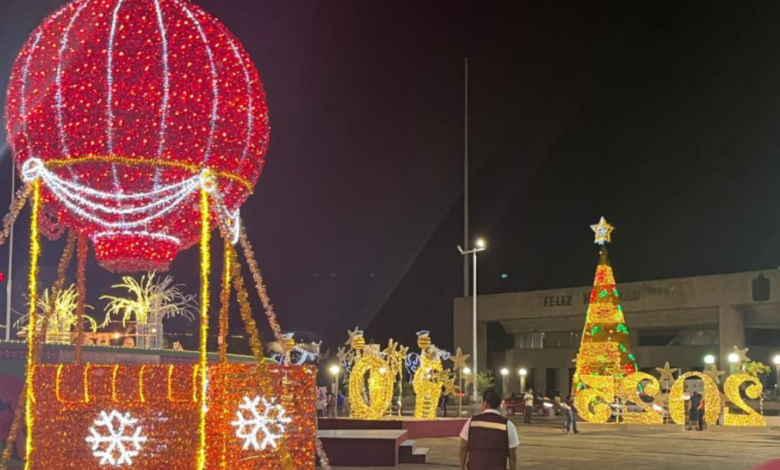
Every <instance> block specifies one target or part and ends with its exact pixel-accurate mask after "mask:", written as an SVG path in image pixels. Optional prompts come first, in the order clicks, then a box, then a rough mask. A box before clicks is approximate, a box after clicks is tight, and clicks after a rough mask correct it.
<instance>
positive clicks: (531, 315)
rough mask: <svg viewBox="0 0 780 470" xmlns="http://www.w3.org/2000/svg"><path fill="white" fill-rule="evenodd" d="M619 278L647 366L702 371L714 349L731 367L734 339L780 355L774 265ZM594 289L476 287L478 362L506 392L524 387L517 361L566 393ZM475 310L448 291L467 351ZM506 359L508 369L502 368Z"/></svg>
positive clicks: (541, 386)
mask: <svg viewBox="0 0 780 470" xmlns="http://www.w3.org/2000/svg"><path fill="white" fill-rule="evenodd" d="M617 277H618V290H619V291H620V294H621V295H620V297H621V305H622V307H623V311H624V314H625V318H626V325H627V326H628V328H629V330H630V338H631V340H630V341H631V347H632V350H633V352H634V355H635V356H636V359H637V363H638V365H639V367H640V369H641V370H643V371H652V373H653V374H655V367H662V366H663V365H664V363H665V362H666V361H669V363H670V365H671V366H672V367H677V368H680V369H681V371H683V372H684V371H689V370H702V368H703V367H704V357H705V356H706V355H710V354H711V355H713V356H714V357H715V358H716V364H717V365H718V366H719V368H720V369H721V370H724V371H726V372H727V373H728V372H729V369H730V364H729V363H728V359H727V358H728V354H729V353H730V352H732V350H733V347H734V346H735V345H736V346H739V347H740V348H743V347H746V346H747V347H749V348H750V351H749V353H748V356H749V357H750V358H751V359H753V360H758V361H761V362H764V363H765V364H771V358H772V357H773V356H774V355H776V354H780V271H775V270H773V271H755V272H746V273H736V274H723V275H715V276H699V277H688V278H679V279H666V280H659V281H649V282H635V283H620V277H619V273H618V276H617ZM590 291H591V287H590V286H588V287H577V288H566V289H553V290H543V291H532V292H517V293H505V294H496V295H484V296H482V295H480V296H478V298H477V307H478V308H477V310H478V316H477V337H478V341H477V343H478V348H479V349H478V351H477V353H478V367H479V370H485V368H487V369H492V370H493V371H494V372H495V374H496V384H497V386H498V387H499V388H501V389H502V390H503V392H504V393H505V394H508V393H511V392H518V391H519V390H520V384H521V377H520V375H519V370H520V369H521V368H522V369H525V370H526V371H527V376H526V378H525V381H526V385H527V387H533V388H534V389H536V390H539V391H542V393H554V392H555V391H559V393H561V394H562V396H565V395H566V394H567V393H568V392H569V389H570V387H571V381H572V376H573V374H574V365H575V364H574V362H573V360H574V358H575V357H576V355H577V352H578V349H579V344H580V337H581V335H582V329H583V326H584V325H585V314H586V312H587V309H588V299H589V296H590ZM472 315H473V313H472V302H471V299H470V298H457V299H455V300H454V312H453V316H454V318H453V321H454V345H455V346H456V347H457V346H460V347H461V348H462V349H463V351H464V352H465V353H467V354H471V350H472V321H473V316H472ZM488 332H490V334H489V333H488ZM503 368H506V369H507V370H508V371H509V374H508V375H507V376H506V377H502V376H501V375H500V373H499V371H500V370H501V369H503ZM773 369H774V368H773ZM774 374H775V373H774V372H773V376H772V377H771V378H770V380H769V383H771V384H774V383H776V381H775V380H774V379H776V378H775V377H774Z"/></svg>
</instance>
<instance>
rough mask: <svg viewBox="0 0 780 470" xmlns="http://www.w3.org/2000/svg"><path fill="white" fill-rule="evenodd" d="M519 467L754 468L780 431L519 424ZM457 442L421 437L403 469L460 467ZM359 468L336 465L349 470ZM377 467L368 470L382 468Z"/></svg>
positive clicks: (775, 452) (776, 446) (770, 453)
mask: <svg viewBox="0 0 780 470" xmlns="http://www.w3.org/2000/svg"><path fill="white" fill-rule="evenodd" d="M517 429H518V432H519V434H520V449H519V452H518V468H520V469H524V468H534V469H551V470H611V469H616V470H617V469H620V470H623V469H626V470H650V469H652V470H659V469H661V470H749V469H752V468H754V467H756V466H759V465H761V464H763V463H765V462H767V461H769V460H772V459H778V458H780V433H778V432H777V431H775V432H773V433H772V434H770V433H769V432H766V433H759V434H755V433H741V432H708V431H705V432H674V431H672V432H668V431H650V430H647V431H645V430H635V429H631V430H626V429H624V430H604V429H588V430H586V429H583V430H582V432H581V433H580V434H578V435H575V436H569V435H566V434H564V433H563V432H562V431H561V430H560V429H559V428H558V424H557V423H554V422H549V421H548V422H542V423H538V424H532V425H530V426H526V425H523V424H522V423H521V424H518V425H517ZM459 444H460V442H459V440H458V439H456V438H446V439H421V440H420V441H418V446H420V447H429V448H430V452H429V454H428V463H427V464H425V465H411V464H409V465H399V466H398V467H396V468H397V469H398V470H455V469H458V468H459V467H458V446H459ZM348 468H349V469H350V470H351V469H352V468H353V467H334V469H335V470H347V469H348ZM380 468H381V469H386V468H388V467H372V468H370V469H367V468H365V467H363V469H362V470H379V469H380Z"/></svg>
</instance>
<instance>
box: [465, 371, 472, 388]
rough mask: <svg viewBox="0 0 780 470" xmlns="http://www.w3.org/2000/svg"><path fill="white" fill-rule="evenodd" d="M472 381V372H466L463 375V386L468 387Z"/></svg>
mask: <svg viewBox="0 0 780 470" xmlns="http://www.w3.org/2000/svg"><path fill="white" fill-rule="evenodd" d="M473 383H474V374H467V375H464V376H463V387H464V388H465V387H468V386H469V385H471V384H473Z"/></svg>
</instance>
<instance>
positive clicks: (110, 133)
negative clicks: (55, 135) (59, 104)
mask: <svg viewBox="0 0 780 470" xmlns="http://www.w3.org/2000/svg"><path fill="white" fill-rule="evenodd" d="M122 2H123V0H119V1H118V2H116V7H114V12H113V14H112V16H111V32H110V33H109V35H108V57H107V59H106V60H107V62H106V84H107V87H108V90H107V92H106V148H107V150H108V154H109V155H113V153H114V36H116V23H117V17H118V16H119V9H120V8H122ZM111 174H112V175H113V177H114V189H115V190H117V191H119V190H120V188H119V177H118V176H117V172H116V165H114V164H111Z"/></svg>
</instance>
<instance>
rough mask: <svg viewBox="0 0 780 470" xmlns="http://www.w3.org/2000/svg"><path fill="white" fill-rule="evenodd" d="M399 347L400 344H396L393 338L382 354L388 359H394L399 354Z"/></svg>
mask: <svg viewBox="0 0 780 470" xmlns="http://www.w3.org/2000/svg"><path fill="white" fill-rule="evenodd" d="M397 346H398V343H396V342H395V341H394V340H393V338H390V341H388V342H387V347H386V348H385V350H384V351H382V352H383V353H385V354H386V355H387V357H388V358H390V357H394V356H395V355H396V354H397V353H398V351H397V350H396V347H397Z"/></svg>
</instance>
